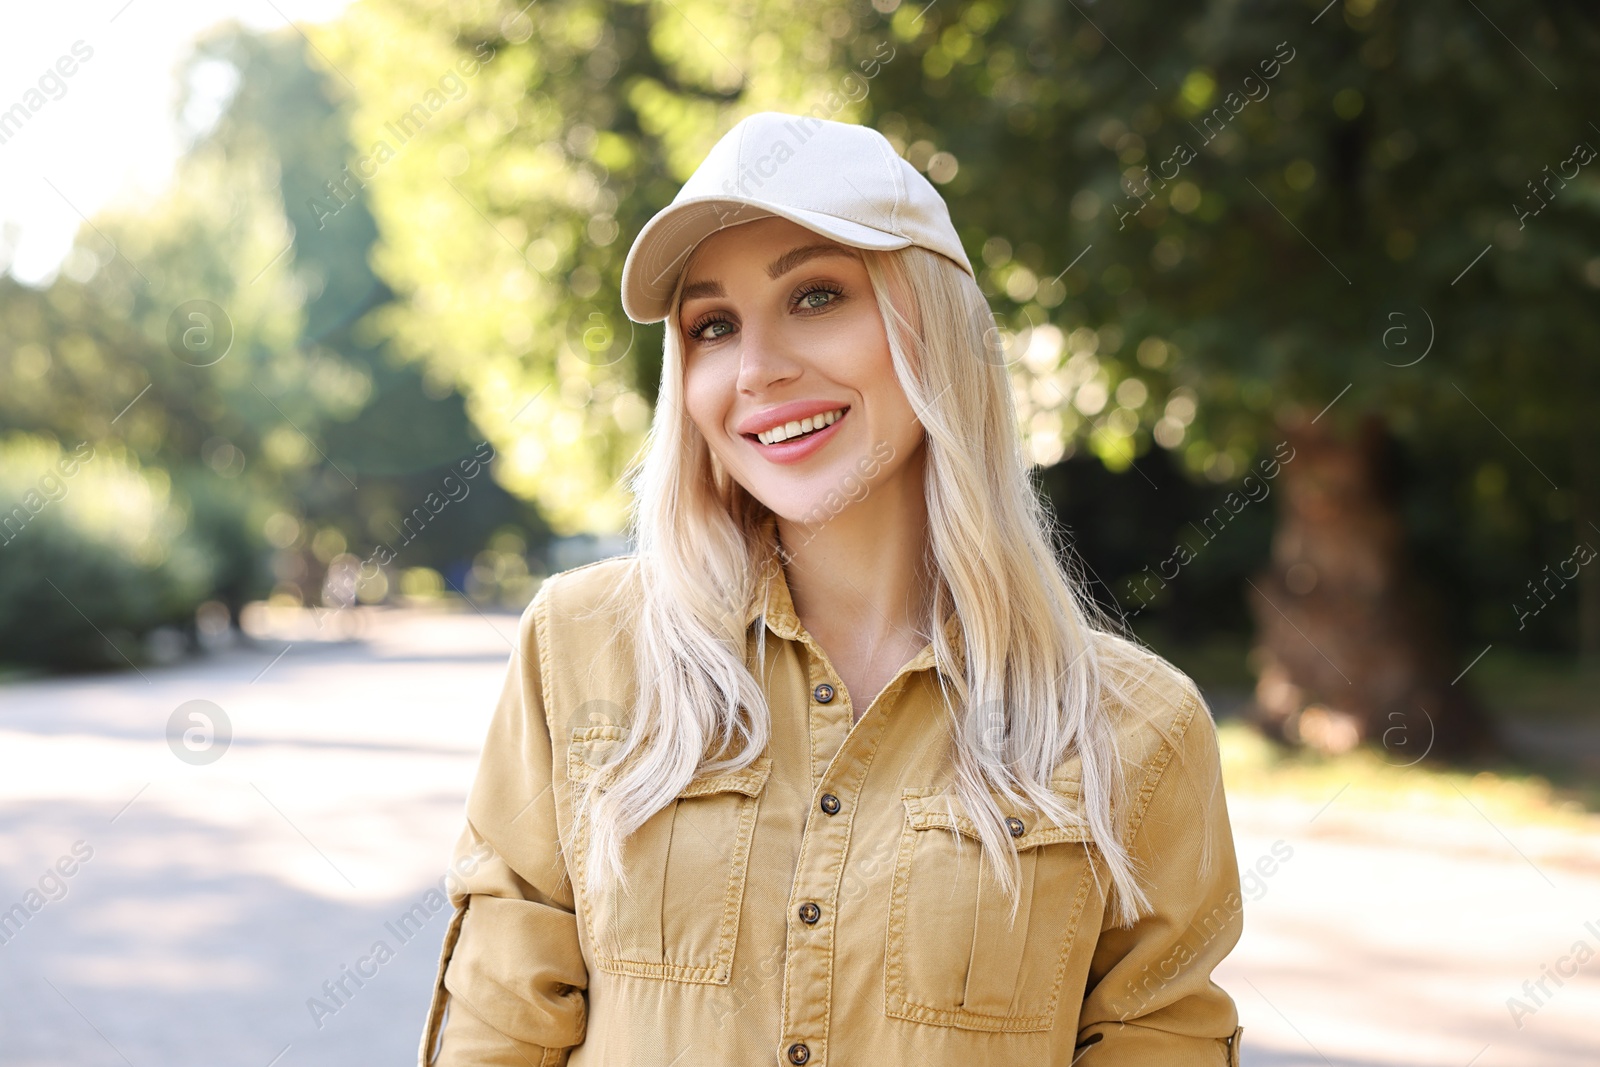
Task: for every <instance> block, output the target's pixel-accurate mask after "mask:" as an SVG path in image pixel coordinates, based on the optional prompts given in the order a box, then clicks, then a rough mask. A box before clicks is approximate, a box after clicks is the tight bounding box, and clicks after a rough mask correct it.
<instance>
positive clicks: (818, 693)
mask: <svg viewBox="0 0 1600 1067" xmlns="http://www.w3.org/2000/svg"><path fill="white" fill-rule="evenodd" d="M811 695H812V696H813V697H815V698H816V700H817V703H818V704H827V703H830V702H831V701H832V700H833V686H831V685H829V684H828V683H827V682H823V683H822V684H821V685H819V686H817V687H816V688H815V689H813V690H812V691H811ZM800 1047H801V1048H804V1047H805V1046H804V1045H801V1046H800ZM800 1062H801V1063H804V1062H805V1061H804V1060H801V1061H800Z"/></svg>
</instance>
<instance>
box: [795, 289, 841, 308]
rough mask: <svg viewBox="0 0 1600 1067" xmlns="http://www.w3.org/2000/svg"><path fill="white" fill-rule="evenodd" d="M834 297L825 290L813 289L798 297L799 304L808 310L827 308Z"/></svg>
mask: <svg viewBox="0 0 1600 1067" xmlns="http://www.w3.org/2000/svg"><path fill="white" fill-rule="evenodd" d="M835 295H836V294H834V293H831V292H829V291H828V290H826V289H814V290H812V291H811V292H809V293H806V294H804V295H803V296H801V297H800V304H801V306H803V307H808V308H820V307H827V306H828V304H829V303H830V302H831V299H832V297H833V296H835Z"/></svg>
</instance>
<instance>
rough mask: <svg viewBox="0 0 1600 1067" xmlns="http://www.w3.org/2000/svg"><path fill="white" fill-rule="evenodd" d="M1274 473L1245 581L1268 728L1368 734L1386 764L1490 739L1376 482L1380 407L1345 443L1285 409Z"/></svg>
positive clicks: (1469, 750)
mask: <svg viewBox="0 0 1600 1067" xmlns="http://www.w3.org/2000/svg"><path fill="white" fill-rule="evenodd" d="M1281 428H1282V431H1283V433H1284V436H1285V439H1286V440H1287V442H1288V443H1289V445H1290V446H1291V448H1292V449H1293V451H1292V452H1291V453H1290V454H1289V457H1288V459H1287V460H1285V461H1284V462H1283V467H1282V471H1281V473H1280V475H1279V478H1278V484H1279V491H1278V524H1277V529H1276V531H1275V533H1274V535H1273V542H1272V560H1271V563H1270V564H1269V565H1268V567H1267V568H1266V569H1265V570H1264V571H1262V572H1261V573H1259V574H1258V575H1257V576H1256V577H1255V578H1254V579H1252V581H1251V588H1250V590H1249V591H1248V600H1249V603H1250V610H1251V613H1252V614H1253V616H1254V617H1255V620H1256V634H1257V645H1256V649H1255V654H1254V658H1255V660H1256V663H1257V667H1258V670H1259V672H1260V674H1259V680H1258V682H1257V685H1256V714H1257V716H1258V720H1259V722H1260V723H1261V725H1262V726H1263V727H1264V728H1265V729H1266V730H1267V732H1268V733H1270V734H1272V735H1273V736H1276V737H1278V738H1280V739H1282V740H1285V741H1288V742H1291V743H1300V744H1307V745H1310V746H1312V747H1315V748H1318V749H1321V750H1323V751H1327V752H1339V751H1344V750H1346V749H1349V748H1351V747H1354V746H1355V745H1356V744H1358V743H1360V742H1363V741H1370V742H1373V743H1376V744H1379V745H1381V746H1382V747H1383V751H1384V758H1385V759H1386V760H1388V761H1389V762H1391V763H1396V764H1409V763H1412V762H1415V761H1417V760H1419V759H1421V758H1422V757H1423V756H1425V755H1428V754H1430V753H1431V754H1433V755H1436V756H1447V757H1462V756H1468V755H1474V754H1487V753H1489V752H1490V751H1492V750H1493V747H1494V743H1495V736H1494V731H1493V727H1492V724H1491V722H1490V720H1489V718H1488V716H1487V715H1486V714H1485V713H1484V711H1483V709H1482V707H1481V706H1480V705H1479V704H1478V703H1477V702H1476V700H1475V699H1474V698H1473V697H1472V696H1471V694H1470V693H1469V692H1468V691H1467V689H1466V684H1467V683H1466V680H1465V679H1461V681H1460V682H1458V683H1455V684H1452V680H1453V679H1455V678H1456V677H1457V675H1458V673H1459V672H1460V667H1461V666H1464V664H1463V665H1459V666H1458V665H1455V664H1453V662H1452V659H1453V657H1452V656H1451V655H1450V654H1449V652H1448V651H1447V650H1446V648H1445V646H1444V642H1443V641H1442V640H1441V638H1440V633H1439V627H1438V625H1437V623H1436V622H1434V621H1433V620H1431V619H1430V618H1429V616H1428V613H1427V612H1426V611H1424V610H1423V607H1422V604H1423V598H1422V596H1421V595H1420V591H1419V589H1418V588H1417V585H1416V583H1415V580H1414V578H1413V577H1412V572H1411V569H1410V568H1409V567H1408V565H1407V561H1406V557H1405V535H1404V529H1403V526H1402V524H1401V520H1400V515H1399V512H1398V510H1397V508H1396V506H1395V501H1394V499H1393V495H1392V491H1391V490H1390V489H1389V487H1388V486H1387V484H1386V478H1385V470H1386V462H1385V461H1386V452H1387V448H1388V445H1389V438H1388V434H1387V429H1386V426H1385V424H1384V423H1383V421H1382V419H1381V418H1380V417H1379V416H1377V415H1369V416H1367V417H1366V419H1365V420H1364V421H1363V423H1362V426H1361V429H1360V432H1359V433H1358V434H1357V435H1356V437H1355V439H1354V440H1349V439H1342V438H1340V437H1339V436H1338V435H1337V434H1336V433H1335V432H1334V431H1333V429H1332V426H1331V423H1324V424H1323V425H1320V426H1318V425H1316V424H1314V423H1312V422H1309V421H1307V420H1306V419H1305V417H1304V416H1293V417H1291V419H1290V420H1289V421H1287V422H1286V423H1284V424H1283V425H1282V427H1281Z"/></svg>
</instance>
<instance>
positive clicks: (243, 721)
mask: <svg viewBox="0 0 1600 1067" xmlns="http://www.w3.org/2000/svg"><path fill="white" fill-rule="evenodd" d="M0 27H3V29H4V32H3V33H0V1036H3V1042H0V1044H3V1047H4V1051H3V1052H0V1062H4V1063H15V1064H22V1065H30V1067H33V1065H54V1064H98V1063H106V1064H111V1063H118V1062H126V1063H132V1064H144V1063H170V1064H187V1063H197V1064H198V1063H206V1064H213V1065H214V1064H223V1063H238V1064H268V1063H272V1064H279V1063H281V1064H284V1065H286V1067H287V1065H290V1064H312V1063H318V1064H320V1063H335V1062H350V1061H351V1060H352V1059H354V1058H356V1057H357V1056H358V1055H359V1057H360V1060H361V1061H362V1062H397V1063H398V1062H410V1060H411V1058H412V1057H414V1056H415V1046H416V1043H417V1040H418V1039H419V1037H420V1028H421V1024H422V1020H423V1013H424V1012H425V1009H426V1006H427V999H428V994H429V991H430V988H431V986H432V983H433V977H434V969H435V965H436V962H437V953H438V946H439V939H440V937H441V936H442V934H443V928H444V924H445V921H446V920H447V918H448V913H447V912H445V913H444V916H445V917H444V918H441V917H440V913H439V912H438V911H437V909H436V908H434V907H432V901H433V900H434V899H435V898H433V897H430V895H429V887H430V885H433V884H436V883H437V881H438V878H439V876H440V875H441V874H442V873H443V863H444V862H445V861H446V860H447V858H448V852H449V848H450V846H451V845H452V844H453V842H454V839H455V835H456V834H457V833H458V832H459V830H460V820H461V816H462V811H461V805H462V802H463V800H464V797H465V792H466V788H467V786H468V785H469V784H470V781H471V776H472V773H473V770H474V768H475V766H476V759H477V753H478V748H479V745H480V744H481V740H482V735H483V730H484V728H485V726H486V725H487V721H488V716H489V714H490V712H491V711H492V710H493V705H494V701H495V699H496V697H497V695H498V692H499V686H500V683H501V680H502V678H503V676H504V671H505V668H506V662H507V659H508V658H509V656H510V655H511V650H512V646H513V643H514V640H515V636H516V620H517V615H518V613H519V612H520V611H521V609H522V608H523V607H524V606H525V605H526V604H527V602H528V601H529V600H530V599H531V597H532V596H533V595H534V593H535V592H536V590H537V589H538V586H539V583H540V581H541V580H542V579H543V578H544V577H546V576H547V575H549V574H553V573H556V572H559V571H561V570H564V569H567V568H570V567H573V566H578V565H581V564H583V563H586V562H589V561H591V560H595V559H600V558H604V557H607V556H611V555H616V554H619V553H625V552H627V551H629V545H628V544H627V542H626V540H625V538H624V537H623V536H622V533H621V530H622V525H623V519H624V516H625V513H626V508H627V498H626V495H625V494H624V492H623V490H622V488H621V487H620V486H619V485H618V478H619V476H620V475H621V473H622V471H623V468H624V466H625V464H626V463H627V462H628V460H629V459H630V458H631V457H632V456H633V455H634V454H635V452H636V451H637V449H638V448H639V447H640V445H641V443H642V441H643V436H644V433H645V431H646V429H647V427H648V425H649V420H650V418H651V412H652V407H653V404H654V401H655V393H656V388H657V385H658V382H659V376H660V347H661V332H660V326H659V325H654V326H636V325H635V324H633V323H631V322H630V321H629V320H628V319H627V318H626V316H625V315H624V314H623V313H622V311H621V307H620V304H619V301H618V285H619V280H620V274H621V267H622V261H623V258H624V256H625V254H626V252H627V249H628V247H629V244H630V243H631V241H632V238H633V235H634V234H636V233H637V232H638V230H639V228H640V227H641V226H642V225H643V223H644V222H645V221H646V220H647V219H648V218H649V217H650V216H651V215H652V214H653V213H654V212H655V211H657V210H658V209H659V208H660V207H662V206H663V205H665V204H666V203H667V202H668V201H669V200H670V199H671V197H672V196H673V194H674V193H675V192H676V191H677V188H678V186H679V185H680V184H681V183H682V181H683V180H684V179H685V178H686V177H687V176H688V175H689V173H690V172H691V171H692V170H693V169H694V167H695V166H696V165H697V164H698V163H699V162H700V160H701V159H702V158H703V156H704V154H705V152H706V151H707V150H708V149H709V148H710V146H711V145H712V144H713V143H714V142H715V141H716V140H717V138H718V137H719V136H720V135H721V134H722V132H724V131H725V130H726V129H728V128H729V127H730V126H731V125H732V124H733V123H734V122H736V121H738V119H739V118H741V117H743V116H744V115H746V114H749V113H751V112H753V111H758V110H780V111H787V112H791V113H795V114H809V115H814V116H816V117H819V118H827V119H835V120H840V121H850V122H859V123H864V124H868V125H871V126H873V127H875V128H876V129H878V130H880V131H882V132H883V133H884V135H885V136H886V137H888V139H889V140H890V142H891V143H892V144H893V145H894V146H895V148H896V149H897V150H898V151H900V152H901V153H902V154H903V155H904V156H905V158H907V159H908V160H909V161H910V162H911V163H912V164H914V165H915V166H916V167H917V168H918V169H919V170H921V171H923V172H925V173H926V174H927V176H928V177H929V179H930V180H931V181H932V182H934V183H935V185H936V187H937V188H938V189H939V190H940V192H941V193H942V194H943V195H944V197H945V198H946V200H947V201H948V203H949V204H950V208H951V213H952V217H953V219H954V221H955V223H956V226H957V228H958V230H959V231H960V233H961V235H962V238H963V241H964V243H965V245H966V248H967V250H968V253H969V255H970V257H971V259H972V260H973V263H974V266H975V267H976V268H977V269H978V273H979V280H980V284H981V285H982V287H983V290H984V292H985V293H986V294H987V295H988V296H989V297H990V301H991V304H992V306H993V308H994V310H995V313H996V315H997V317H998V320H999V322H1000V324H1001V326H1002V329H1003V344H1004V346H1005V355H1006V365H1007V369H1008V371H1009V374H1010V377H1011V381H1012V383H1013V388H1014V393H1015V397H1016V402H1017V408H1018V414H1019V427H1018V430H1019V434H1020V435H1021V439H1022V440H1023V443H1024V447H1025V449H1026V451H1027V453H1028V454H1029V456H1030V457H1031V458H1032V460H1033V462H1034V464H1035V474H1036V477H1037V481H1038V485H1039V489H1040V492H1041V493H1042V494H1044V495H1045V496H1046V498H1047V499H1048V501H1049V503H1050V505H1051V507H1052V509H1053V511H1054V513H1055V515H1056V516H1057V519H1058V523H1059V528H1060V538H1059V539H1060V542H1061V547H1062V551H1063V552H1064V553H1065V552H1071V553H1073V554H1075V556H1076V557H1077V558H1078V559H1079V560H1080V561H1081V563H1082V567H1083V571H1084V574H1085V577H1086V580H1087V581H1088V582H1089V583H1090V588H1091V590H1092V592H1093V594H1094V595H1095V596H1096V597H1097V598H1098V599H1099V600H1100V601H1101V603H1102V604H1103V605H1104V606H1105V607H1106V608H1107V609H1109V610H1110V611H1112V612H1113V613H1115V614H1116V615H1118V616H1119V617H1121V618H1123V619H1124V620H1126V622H1127V624H1128V625H1129V626H1130V627H1131V628H1132V630H1133V631H1134V632H1135V633H1137V634H1138V635H1139V636H1140V637H1141V638H1142V639H1143V640H1145V641H1146V642H1147V643H1149V644H1150V645H1151V646H1152V647H1153V648H1155V649H1156V650H1157V651H1159V652H1161V653H1162V654H1163V655H1165V656H1167V657H1168V658H1170V659H1171V660H1173V662H1175V663H1177V664H1178V665H1179V666H1180V667H1182V668H1183V669H1185V670H1187V671H1188V672H1189V673H1190V674H1191V675H1193V677H1194V678H1195V679H1196V680H1197V681H1198V682H1199V683H1200V684H1201V686H1202V688H1203V689H1204V690H1205V692H1206V695H1207V698H1208V701H1209V702H1210V704H1211V707H1212V711H1213V713H1214V714H1215V716H1216V717H1217V719H1218V721H1219V724H1220V736H1221V738H1222V741H1223V754H1224V760H1225V769H1226V773H1227V780H1228V786H1229V794H1230V811H1231V813H1232V816H1233V821H1234V829H1235V836H1236V843H1237V850H1238V854H1239V859H1240V864H1241V868H1242V869H1255V870H1256V871H1257V874H1256V875H1255V876H1254V878H1253V879H1251V880H1248V881H1247V886H1248V887H1249V888H1250V892H1249V893H1247V897H1248V899H1247V901H1246V904H1245V906H1246V913H1247V914H1246V933H1245V938H1244V940H1243V941H1242V942H1241V944H1240V947H1239V948H1238V949H1237V950H1236V951H1235V953H1234V954H1233V955H1232V956H1231V957H1230V958H1229V960H1228V961H1227V963H1226V964H1225V967H1224V969H1223V970H1221V971H1219V973H1218V975H1217V980H1218V981H1219V983H1220V984H1222V985H1223V986H1224V987H1225V988H1227V989H1228V990H1229V992H1230V993H1232V994H1233V995H1234V998H1235V1000H1236V1002H1237V1003H1238V1004H1239V1009H1240V1016H1241V1022H1242V1023H1243V1024H1244V1026H1245V1037H1244V1045H1243V1047H1244V1062H1245V1063H1246V1064H1247V1065H1250V1067H1265V1065H1288V1064H1296V1065H1298V1064H1313V1063H1324V1064H1338V1065H1340V1067H1343V1065H1347V1064H1348V1065H1367V1064H1405V1065H1413V1064H1419V1065H1420V1064H1426V1065H1433V1064H1438V1065H1441V1067H1451V1065H1454V1067H1465V1065H1467V1064H1476V1065H1478V1067H1491V1065H1501V1064H1504V1065H1512V1064H1516V1065H1529V1064H1536V1065H1545V1064H1561V1065H1566V1064H1573V1065H1577V1064H1593V1063H1596V1062H1600V1038H1596V1037H1595V1034H1594V1029H1593V1025H1592V1024H1593V1020H1594V1019H1595V1018H1600V964H1596V963H1592V962H1591V961H1592V960H1594V959H1595V958H1596V956H1597V955H1600V815H1597V812H1600V709H1597V706H1596V705H1597V696H1596V694H1597V692H1600V562H1597V561H1596V557H1597V553H1600V317H1597V315H1596V311H1597V309H1600V239H1597V238H1600V177H1597V176H1600V160H1597V149H1600V125H1596V123H1600V109H1596V108H1595V107H1594V101H1595V100H1596V99H1597V98H1600V62H1597V59H1600V28H1597V23H1596V20H1595V16H1594V13H1593V11H1592V10H1590V9H1589V8H1588V7H1587V6H1586V5H1580V4H1574V3H1570V2H1564V0H1537V2H1533V3H1525V4H1517V5H1512V4H1509V3H1504V2H1498V0H1497V2H1493V3H1490V2H1487V0H1486V2H1484V3H1483V4H1481V5H1480V4H1472V3H1469V4H1467V5H1459V4H1456V3H1446V2H1443V0H1418V2H1414V3H1407V4H1405V5H1401V4H1399V3H1397V2H1395V0H1331V2H1325V0H1308V2H1303V3H1302V2H1273V3H1265V2H1263V3H1224V2H1221V0H1208V2H1206V3H1203V4H1200V5H1195V6H1192V7H1189V8H1185V9H1182V10H1178V9H1174V8H1169V7H1161V6H1158V5H1154V4H1149V3H1127V4H1119V5H1110V4H1105V3H1089V2H1087V0H1085V2H1082V3H1075V2H1072V0H1068V2H1067V3H1066V4H1061V5H1058V4H1041V3H1034V2H1029V0H1016V2H1011V0H994V2H987V0H985V2H962V0H933V2H931V3H926V4H916V3H911V2H905V3H902V2H900V0H873V2H872V3H864V2H860V0H855V2H840V0H820V2H819V3H816V4H812V5H808V6H806V7H803V8H801V7H796V6H794V5H789V4H779V3H773V2H769V0H748V2H746V3H743V4H741V5H737V6H730V5H727V4H723V3H713V2H709V0H630V2H611V3H606V2H592V0H547V2H545V3H531V4H526V5H524V4H521V3H509V2H491V0H435V2H434V3H430V4H416V3H411V2H406V0H361V2H357V3H345V2H341V0H276V2H274V0H221V2H218V0H213V2H210V3H205V4H201V3H198V2H190V0H163V2H160V3H158V2H155V0H109V2H104V3H101V2H94V3H88V4H81V5H72V6H71V7H70V8H67V7H59V8H50V9H44V8H39V9H12V10H8V11H7V12H6V13H5V14H4V15H0ZM1274 846H1276V847H1274ZM1285 851H1287V852H1288V853H1289V854H1290V855H1291V856H1292V858H1291V859H1289V860H1283V859H1282V856H1283V855H1284V852H1285ZM1258 857H1259V864H1258ZM1269 868H1270V870H1269ZM69 869H70V871H71V873H68V871H69ZM5 909H9V910H5ZM405 917H409V919H407V918H405ZM412 941H416V942H417V943H416V944H411V942H412ZM379 943H383V944H384V946H385V951H384V952H382V953H378V952H377V945H378V944H379ZM378 956H381V957H383V958H382V959H381V961H379V962H377V963H374V962H373V960H374V959H375V958H376V957H378ZM391 959H392V961H393V962H390V961H391ZM363 961H365V962H363ZM354 975H359V976H361V977H353V976H354ZM1585 1021H1587V1025H1585ZM275 1057H276V1058H275Z"/></svg>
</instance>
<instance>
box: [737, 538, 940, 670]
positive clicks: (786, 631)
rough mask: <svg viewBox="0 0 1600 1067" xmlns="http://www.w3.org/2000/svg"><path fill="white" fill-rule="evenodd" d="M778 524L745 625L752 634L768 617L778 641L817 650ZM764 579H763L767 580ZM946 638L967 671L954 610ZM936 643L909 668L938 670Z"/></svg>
mask: <svg viewBox="0 0 1600 1067" xmlns="http://www.w3.org/2000/svg"><path fill="white" fill-rule="evenodd" d="M774 525H775V524H773V523H771V522H770V521H769V523H768V528H767V531H766V532H767V533H768V534H769V536H768V538H767V540H766V542H765V543H766V544H767V545H768V546H769V550H768V553H767V555H766V557H765V558H764V559H763V561H762V563H761V566H760V568H759V570H758V571H757V575H758V578H757V590H756V595H755V597H754V598H753V599H752V601H751V603H750V606H749V608H748V610H747V611H746V612H745V619H744V625H745V629H746V630H747V631H748V630H749V629H750V627H751V625H752V624H754V623H755V621H756V620H757V619H759V618H762V617H763V616H765V618H766V625H767V629H769V630H771V631H772V632H773V633H774V634H776V635H777V636H778V637H781V638H783V639H785V640H787V641H800V642H802V643H805V644H807V645H811V646H815V641H814V639H813V638H812V637H811V634H810V633H809V632H808V631H807V630H806V628H805V624H804V623H802V622H801V621H800V617H799V616H798V615H797V614H795V610H794V599H793V598H792V597H791V596H790V594H789V580H788V576H787V575H785V574H784V570H783V566H782V564H781V561H780V560H779V557H778V552H777V539H776V536H775V534H776V530H775V529H774V528H773V527H774ZM763 575H764V577H761V576H763ZM944 632H945V636H946V637H947V638H948V639H949V641H950V647H951V648H952V649H953V650H954V652H955V664H954V665H953V667H952V671H954V672H960V671H963V670H965V669H966V642H965V634H964V632H963V631H962V628H961V619H960V616H958V615H957V614H956V612H955V610H954V609H951V611H950V612H949V613H948V614H947V615H946V616H945V620H944ZM934 666H936V663H935V661H934V654H933V643H932V642H931V641H930V642H929V643H928V644H926V645H924V646H923V648H922V650H921V651H920V652H918V653H917V654H916V655H915V656H913V657H912V659H911V661H910V662H909V663H907V664H906V668H907V669H909V670H923V669H926V668H930V667H934Z"/></svg>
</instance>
